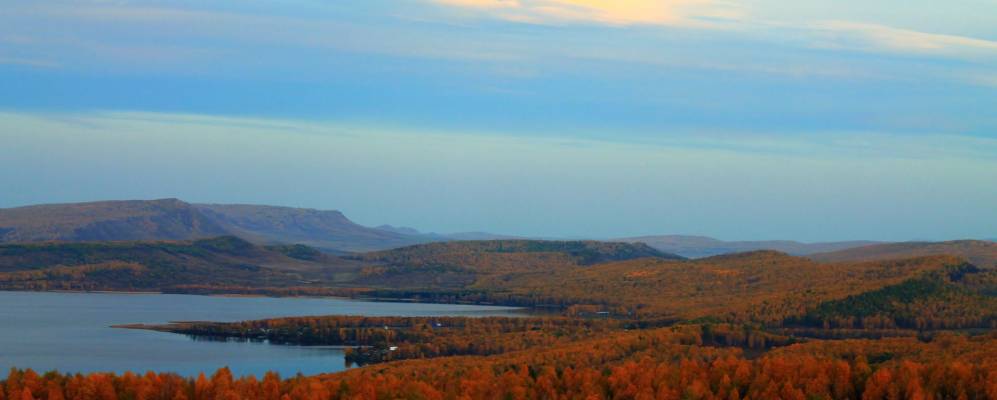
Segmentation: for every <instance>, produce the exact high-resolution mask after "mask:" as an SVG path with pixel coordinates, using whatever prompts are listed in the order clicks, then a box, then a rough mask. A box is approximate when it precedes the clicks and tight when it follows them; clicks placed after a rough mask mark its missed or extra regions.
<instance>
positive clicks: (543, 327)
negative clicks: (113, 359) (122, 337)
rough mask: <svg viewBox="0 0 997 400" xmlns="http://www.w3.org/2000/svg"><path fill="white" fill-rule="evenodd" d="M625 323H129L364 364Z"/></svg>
mask: <svg viewBox="0 0 997 400" xmlns="http://www.w3.org/2000/svg"><path fill="white" fill-rule="evenodd" d="M622 326H623V323H622V322H621V321H617V320H598V319H569V318H505V317H484V318H468V317H364V316H323V317H293V318H276V319H266V320H257V321H243V322H232V323H213V322H195V323H175V324H168V325H159V326H141V325H139V326H127V327H131V328H145V329H154V330H160V331H168V332H174V333H180V334H186V335H191V336H194V337H202V338H205V337H206V338H227V339H238V340H250V341H268V342H270V343H273V344H295V345H331V346H354V347H353V348H350V349H347V351H346V359H347V361H348V362H351V363H357V364H361V365H363V364H371V363H378V362H385V361H392V360H403V359H416V358H432V357H442V356H452V355H493V354H503V353H508V352H512V351H518V350H525V349H529V348H534V347H550V346H553V345H556V344H563V343H568V342H571V341H577V340H581V339H587V338H591V337H594V336H596V335H600V334H607V333H610V332H613V331H616V330H620V329H622Z"/></svg>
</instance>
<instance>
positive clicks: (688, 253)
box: [614, 235, 881, 258]
mask: <svg viewBox="0 0 997 400" xmlns="http://www.w3.org/2000/svg"><path fill="white" fill-rule="evenodd" d="M614 240H615V241H621V242H629V243H633V242H643V243H646V244H647V245H649V246H651V247H654V248H655V249H658V250H660V251H663V252H666V253H673V254H678V255H680V256H683V257H689V258H701V257H710V256H715V255H720V254H730V253H740V252H746V251H755V250H776V251H781V252H784V253H786V254H790V255H794V256H804V255H809V254H814V253H821V252H829V251H836V250H843V249H848V248H854V247H860V246H868V245H874V244H879V243H881V242H873V241H863V240H856V241H844V242H824V243H802V242H797V241H792V240H765V241H730V242H728V241H723V240H719V239H714V238H711V237H707V236H690V235H656V236H637V237H628V238H621V239H614Z"/></svg>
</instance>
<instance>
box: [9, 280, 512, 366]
mask: <svg viewBox="0 0 997 400" xmlns="http://www.w3.org/2000/svg"><path fill="white" fill-rule="evenodd" d="M330 314H343V315H372V316H493V315H498V316H514V315H522V311H521V310H519V309H514V308H509V307H493V306H473V305H460V304H429V303H389V302H370V301H353V300H344V299H331V298H270V297H214V296H193V295H171V294H124V293H53V292H2V291H0V368H2V369H0V377H5V376H7V370H9V369H10V368H11V367H13V366H16V367H18V368H32V369H34V370H35V371H39V372H42V371H48V370H52V369H57V370H59V371H61V372H84V373H86V372H97V371H112V372H119V373H120V372H124V371H136V372H145V371H147V370H152V371H156V372H176V373H179V374H181V375H185V376H196V375H197V374H198V373H200V372H202V371H204V372H205V373H206V374H210V373H211V372H214V370H216V369H218V368H221V367H224V366H228V367H229V368H230V369H231V370H232V372H233V374H235V375H236V376H240V375H250V374H252V375H257V376H262V375H263V374H264V373H265V372H266V371H270V370H272V371H277V372H279V373H280V374H281V376H285V377H286V376H291V375H294V374H296V373H298V372H301V373H303V374H306V375H309V374H317V373H322V372H335V371H341V370H344V369H346V366H345V365H344V358H343V352H342V350H341V349H339V348H330V347H317V346H282V345H270V344H266V343H253V342H234V341H233V342H217V341H204V340H200V341H195V340H193V339H191V338H189V337H187V336H185V335H178V334H173V333H164V332H153V331H144V330H135V329H117V328H111V327H110V326H111V325H116V324H127V323H165V322H170V321H242V320H249V319H262V318H273V317H288V316H306V315H330Z"/></svg>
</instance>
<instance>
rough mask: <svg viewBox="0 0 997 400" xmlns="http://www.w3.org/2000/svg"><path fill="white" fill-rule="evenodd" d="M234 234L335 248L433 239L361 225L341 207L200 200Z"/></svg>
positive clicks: (364, 247) (378, 247) (379, 246)
mask: <svg viewBox="0 0 997 400" xmlns="http://www.w3.org/2000/svg"><path fill="white" fill-rule="evenodd" d="M194 207H196V208H197V209H198V210H200V211H201V212H202V213H203V214H204V215H205V216H206V217H208V218H209V219H211V220H213V221H216V222H217V223H218V224H219V225H221V226H223V227H225V228H226V229H227V230H229V231H230V232H232V233H233V234H236V235H239V236H243V237H246V238H248V239H250V240H255V241H262V242H280V243H301V244H305V245H309V246H312V247H317V248H320V249H323V250H331V251H336V250H338V251H371V250H381V249H387V248H394V247H401V246H407V245H412V244H416V243H425V242H429V241H431V239H430V238H428V237H424V236H422V235H419V234H418V233H416V234H408V233H404V232H401V231H397V230H388V229H378V228H369V227H366V226H362V225H358V224H356V223H354V222H353V221H350V220H349V219H348V218H346V216H345V215H343V213H341V212H339V211H324V210H314V209H308V208H292V207H276V206H262V205H246V204H196V205H194Z"/></svg>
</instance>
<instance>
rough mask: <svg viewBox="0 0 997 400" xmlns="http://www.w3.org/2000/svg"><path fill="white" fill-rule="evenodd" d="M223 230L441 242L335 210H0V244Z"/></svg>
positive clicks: (349, 240) (153, 206)
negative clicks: (373, 225) (356, 220)
mask: <svg viewBox="0 0 997 400" xmlns="http://www.w3.org/2000/svg"><path fill="white" fill-rule="evenodd" d="M222 235H236V236H239V237H242V238H243V239H246V240H249V241H251V242H254V243H258V244H271V243H302V244H307V245H310V246H313V247H316V248H320V249H322V250H326V251H330V252H334V253H335V252H340V253H345V252H353V251H370V250H381V249H389V248H395V247H401V246H407V245H412V244H417V243H425V242H430V241H435V240H447V238H446V237H442V236H441V237H434V236H431V235H423V234H418V233H416V234H406V233H402V232H396V231H392V230H385V229H377V228H369V227H365V226H362V225H358V224H356V223H354V222H353V221H350V220H349V219H348V218H346V216H344V215H343V214H342V213H341V212H339V211H322V210H313V209H304V208H291V207H275V206H257V205H239V204H190V203H186V202H183V201H180V200H177V199H161V200H127V201H100V202H90V203H67V204H47V205H37V206H27V207H17V208H7V209H0V243H31V242H45V241H63V242H90V241H118V240H124V241H137V240H139V241H140V240H193V239H202V238H208V237H215V236H222Z"/></svg>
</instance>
